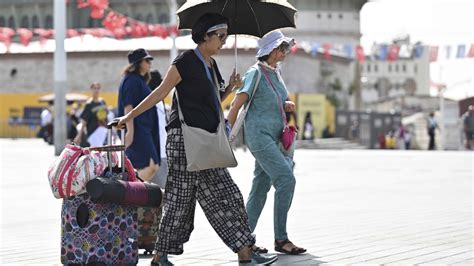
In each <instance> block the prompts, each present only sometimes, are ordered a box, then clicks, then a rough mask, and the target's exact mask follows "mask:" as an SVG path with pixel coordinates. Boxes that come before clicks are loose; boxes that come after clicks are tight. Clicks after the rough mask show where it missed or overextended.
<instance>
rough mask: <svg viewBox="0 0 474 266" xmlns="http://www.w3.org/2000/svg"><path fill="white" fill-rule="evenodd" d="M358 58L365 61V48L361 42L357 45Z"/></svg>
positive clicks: (360, 61)
mask: <svg viewBox="0 0 474 266" xmlns="http://www.w3.org/2000/svg"><path fill="white" fill-rule="evenodd" d="M356 58H357V61H359V63H364V61H365V54H364V48H363V47H362V45H360V44H359V45H357V47H356Z"/></svg>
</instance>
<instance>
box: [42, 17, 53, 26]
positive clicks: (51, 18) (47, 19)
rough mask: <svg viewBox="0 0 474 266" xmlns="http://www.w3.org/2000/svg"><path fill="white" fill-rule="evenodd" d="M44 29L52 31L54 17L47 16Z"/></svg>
mask: <svg viewBox="0 0 474 266" xmlns="http://www.w3.org/2000/svg"><path fill="white" fill-rule="evenodd" d="M44 27H45V28H46V29H52V28H53V16H51V15H47V16H46V19H45V20H44Z"/></svg>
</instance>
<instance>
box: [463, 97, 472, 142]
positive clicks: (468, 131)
mask: <svg viewBox="0 0 474 266" xmlns="http://www.w3.org/2000/svg"><path fill="white" fill-rule="evenodd" d="M463 129H464V134H465V136H466V144H465V145H466V149H468V150H472V149H474V106H473V105H469V107H468V109H467V112H466V114H465V115H464V116H463Z"/></svg>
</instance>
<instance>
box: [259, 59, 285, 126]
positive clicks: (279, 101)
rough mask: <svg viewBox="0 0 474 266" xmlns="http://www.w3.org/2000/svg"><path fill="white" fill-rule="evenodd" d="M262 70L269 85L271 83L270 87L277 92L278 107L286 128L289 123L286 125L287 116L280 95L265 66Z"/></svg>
mask: <svg viewBox="0 0 474 266" xmlns="http://www.w3.org/2000/svg"><path fill="white" fill-rule="evenodd" d="M262 69H263V73H265V77H266V78H267V80H268V83H270V86H271V87H272V89H273V92H275V96H276V97H277V100H278V106H279V108H278V109H279V110H280V114H281V118H282V119H283V124H284V125H285V126H286V125H287V123H286V114H285V113H284V112H283V105H282V104H281V100H280V95H279V94H278V92H277V90H276V89H275V86H274V85H273V82H272V81H271V80H270V78H269V77H268V73H267V70H266V69H265V66H263V67H262Z"/></svg>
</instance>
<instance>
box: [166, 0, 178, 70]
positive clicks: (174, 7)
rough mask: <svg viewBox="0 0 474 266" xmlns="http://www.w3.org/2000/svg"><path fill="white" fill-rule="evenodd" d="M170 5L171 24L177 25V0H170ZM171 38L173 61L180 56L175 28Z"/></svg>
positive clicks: (171, 56) (171, 58) (171, 61)
mask: <svg viewBox="0 0 474 266" xmlns="http://www.w3.org/2000/svg"><path fill="white" fill-rule="evenodd" d="M168 7H169V12H170V24H171V25H172V26H177V25H176V10H178V5H177V4H176V0H168ZM171 40H172V42H173V45H172V46H171V50H170V63H173V60H174V59H175V58H176V57H177V56H178V49H177V48H176V32H175V31H174V30H173V31H172V32H171Z"/></svg>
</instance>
